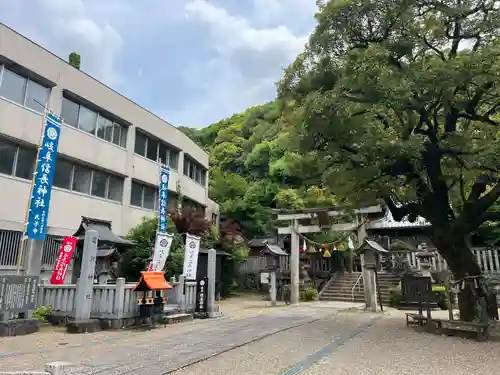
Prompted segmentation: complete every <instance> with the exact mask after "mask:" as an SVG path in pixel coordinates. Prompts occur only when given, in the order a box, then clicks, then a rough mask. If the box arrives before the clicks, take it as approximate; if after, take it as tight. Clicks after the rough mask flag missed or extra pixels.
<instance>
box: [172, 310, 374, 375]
mask: <svg viewBox="0 0 500 375" xmlns="http://www.w3.org/2000/svg"><path fill="white" fill-rule="evenodd" d="M369 318H370V317H369V316H367V315H364V314H350V315H345V314H339V315H334V316H331V317H327V318H324V319H322V320H320V321H316V322H314V323H309V324H306V325H303V326H300V327H297V328H294V329H290V330H287V331H284V332H281V333H278V334H276V335H272V336H269V337H266V338H264V339H262V340H259V341H257V342H254V343H252V344H249V345H245V346H243V347H240V348H237V349H233V350H231V351H229V352H226V353H223V354H221V355H218V356H216V357H214V358H211V359H209V360H207V361H204V362H201V363H198V364H195V365H193V366H189V367H187V368H184V369H181V370H179V371H176V372H173V373H172V375H209V374H210V375H223V374H224V375H226V374H238V375H256V374H281V373H282V372H284V371H286V370H287V369H289V368H290V367H293V366H294V365H295V364H296V363H297V362H298V361H301V360H304V359H305V358H307V357H308V356H309V355H311V354H314V353H315V352H317V351H318V350H321V349H322V348H323V347H324V346H325V345H328V344H329V343H330V342H331V340H332V336H336V335H349V334H350V333H351V332H352V331H353V330H355V329H357V327H359V326H360V325H362V324H364V323H366V321H367V319H369ZM328 373H329V372H328V371H327V372H325V374H328Z"/></svg>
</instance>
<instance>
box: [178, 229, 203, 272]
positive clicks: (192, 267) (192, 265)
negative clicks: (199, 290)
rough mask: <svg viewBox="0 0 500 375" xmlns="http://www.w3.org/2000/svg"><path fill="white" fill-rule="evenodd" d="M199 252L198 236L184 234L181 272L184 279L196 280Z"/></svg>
mask: <svg viewBox="0 0 500 375" xmlns="http://www.w3.org/2000/svg"><path fill="white" fill-rule="evenodd" d="M199 252H200V237H197V236H193V235H192V234H189V233H188V234H186V245H185V247H184V268H183V271H182V274H183V275H184V278H185V279H186V280H196V271H197V270H198V253H199Z"/></svg>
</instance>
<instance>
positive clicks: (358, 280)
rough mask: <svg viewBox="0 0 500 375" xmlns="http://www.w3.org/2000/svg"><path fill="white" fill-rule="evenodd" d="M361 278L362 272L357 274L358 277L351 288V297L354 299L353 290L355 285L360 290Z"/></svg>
mask: <svg viewBox="0 0 500 375" xmlns="http://www.w3.org/2000/svg"><path fill="white" fill-rule="evenodd" d="M361 280H363V274H361V275H359V276H358V278H357V279H356V282H355V283H354V285H353V287H352V288H351V298H352V300H353V301H354V290H355V289H356V287H359V290H361Z"/></svg>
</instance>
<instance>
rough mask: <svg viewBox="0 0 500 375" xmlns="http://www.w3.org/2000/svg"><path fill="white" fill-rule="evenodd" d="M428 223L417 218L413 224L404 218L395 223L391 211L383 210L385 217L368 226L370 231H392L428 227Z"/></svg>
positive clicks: (421, 218)
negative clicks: (393, 229) (394, 229)
mask: <svg viewBox="0 0 500 375" xmlns="http://www.w3.org/2000/svg"><path fill="white" fill-rule="evenodd" d="M429 225H430V223H429V222H428V221H427V220H425V219H424V218H423V217H420V216H418V217H417V220H415V221H414V222H413V223H412V222H410V221H409V220H408V216H405V217H404V218H403V220H401V221H396V220H394V218H393V217H392V214H391V210H389V209H388V208H386V209H385V215H384V217H383V218H382V219H378V220H375V221H372V222H371V223H369V224H368V227H369V228H370V229H392V228H423V227H427V226H429Z"/></svg>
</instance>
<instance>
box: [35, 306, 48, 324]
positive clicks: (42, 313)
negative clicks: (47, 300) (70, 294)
mask: <svg viewBox="0 0 500 375" xmlns="http://www.w3.org/2000/svg"><path fill="white" fill-rule="evenodd" d="M51 313H52V306H50V305H48V306H37V308H36V309H35V312H34V313H33V318H35V319H38V320H40V321H42V322H46V321H47V319H48V317H49V315H50V314H51Z"/></svg>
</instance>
